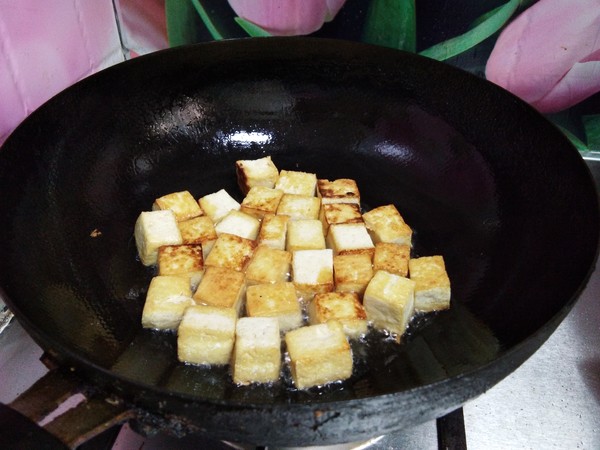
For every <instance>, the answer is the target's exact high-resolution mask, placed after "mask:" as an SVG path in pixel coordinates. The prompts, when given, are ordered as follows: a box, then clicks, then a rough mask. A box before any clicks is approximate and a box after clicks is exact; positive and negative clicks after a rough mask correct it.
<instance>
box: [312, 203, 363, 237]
mask: <svg viewBox="0 0 600 450" xmlns="http://www.w3.org/2000/svg"><path fill="white" fill-rule="evenodd" d="M319 219H320V220H321V223H322V224H323V234H324V235H325V236H327V232H328V231H329V226H330V225H333V224H339V223H364V221H363V218H362V214H361V212H360V206H358V205H357V204H355V203H329V204H322V205H321V211H320V212H319Z"/></svg>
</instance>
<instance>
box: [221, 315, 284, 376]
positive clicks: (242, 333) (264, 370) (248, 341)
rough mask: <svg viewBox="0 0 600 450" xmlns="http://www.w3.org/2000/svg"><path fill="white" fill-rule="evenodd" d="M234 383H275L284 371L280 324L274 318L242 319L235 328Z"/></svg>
mask: <svg viewBox="0 0 600 450" xmlns="http://www.w3.org/2000/svg"><path fill="white" fill-rule="evenodd" d="M235 330H236V331H235V334H236V338H235V347H234V351H233V382H234V383H236V384H238V385H245V384H251V383H272V382H275V381H277V380H278V379H279V375H280V371H281V337H280V335H279V322H278V321H277V319H275V318H273V317H242V318H240V319H239V320H238V321H237V324H236V328H235Z"/></svg>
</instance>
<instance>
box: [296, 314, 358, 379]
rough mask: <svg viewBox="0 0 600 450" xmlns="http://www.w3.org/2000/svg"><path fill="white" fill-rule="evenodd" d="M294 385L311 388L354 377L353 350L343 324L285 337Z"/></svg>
mask: <svg viewBox="0 0 600 450" xmlns="http://www.w3.org/2000/svg"><path fill="white" fill-rule="evenodd" d="M285 343H286V347H287V351H288V354H289V357H290V370H291V374H292V379H293V381H294V385H295V386H296V387H297V388H298V389H308V388H311V387H313V386H320V385H324V384H327V383H331V382H334V381H341V380H346V379H348V378H350V377H351V376H352V350H351V349H350V344H349V343H348V339H347V338H346V335H345V334H344V329H343V327H342V324H341V323H339V322H338V321H335V320H331V321H329V322H326V323H321V324H317V325H309V326H306V327H301V328H298V329H296V330H292V331H290V332H288V333H287V334H286V335H285Z"/></svg>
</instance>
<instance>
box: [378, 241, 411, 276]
mask: <svg viewBox="0 0 600 450" xmlns="http://www.w3.org/2000/svg"><path fill="white" fill-rule="evenodd" d="M409 259H410V246H408V245H406V244H392V243H390V242H378V243H377V244H375V254H374V255H373V270H375V271H377V270H385V271H386V272H389V273H395V274H396V275H400V276H401V277H407V276H408V260H409Z"/></svg>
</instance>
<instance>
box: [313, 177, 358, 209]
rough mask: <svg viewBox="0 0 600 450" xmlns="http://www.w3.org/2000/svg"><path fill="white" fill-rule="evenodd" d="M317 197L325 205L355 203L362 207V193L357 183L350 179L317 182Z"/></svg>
mask: <svg viewBox="0 0 600 450" xmlns="http://www.w3.org/2000/svg"><path fill="white" fill-rule="evenodd" d="M317 195H318V196H319V197H321V203H322V204H323V205H327V204H331V203H353V204H356V205H360V192H359V191H358V185H357V184H356V181H354V180H352V179H350V178H340V179H338V180H333V181H329V180H317Z"/></svg>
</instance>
